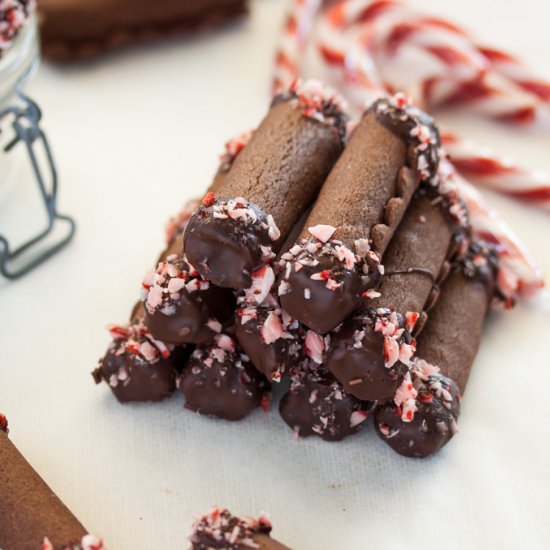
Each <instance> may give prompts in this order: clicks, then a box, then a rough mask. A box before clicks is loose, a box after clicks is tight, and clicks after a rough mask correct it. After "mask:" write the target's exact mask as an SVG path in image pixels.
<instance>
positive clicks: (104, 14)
mask: <svg viewBox="0 0 550 550" xmlns="http://www.w3.org/2000/svg"><path fill="white" fill-rule="evenodd" d="M39 8H40V11H41V13H42V18H43V23H42V26H41V37H42V45H43V50H44V55H45V56H46V57H48V58H50V59H53V60H56V61H68V60H73V59H81V58H90V57H95V56H97V55H99V54H101V53H103V52H105V51H107V50H111V49H114V48H119V47H121V46H124V45H126V44H130V43H134V42H143V41H146V40H151V39H155V38H159V37H163V36H169V35H173V34H190V33H196V32H197V31H200V30H204V29H208V28H212V27H218V26H219V25H220V24H222V23H225V22H227V21H229V20H233V19H234V18H236V17H239V16H243V15H244V14H246V12H247V2H246V0H186V1H185V2H182V1H180V0H156V1H155V2H154V4H151V2H150V0H78V1H77V2H75V1H74V0H40V2H39Z"/></svg>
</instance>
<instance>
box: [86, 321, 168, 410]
mask: <svg viewBox="0 0 550 550" xmlns="http://www.w3.org/2000/svg"><path fill="white" fill-rule="evenodd" d="M132 339H133V341H135V342H137V343H138V344H140V343H144V342H149V340H148V339H147V338H146V337H144V336H143V335H142V334H139V333H138V332H135V331H133V332H132ZM134 350H135V347H134V346H133V345H131V346H130V347H128V346H127V340H124V339H119V340H114V341H113V342H112V343H111V345H110V346H109V349H108V350H107V353H106V354H105V356H104V357H103V359H101V361H100V362H99V366H98V368H96V369H95V370H94V371H93V373H92V376H93V377H94V380H95V382H96V384H99V383H100V382H101V381H102V380H104V381H105V382H106V383H107V384H108V385H109V387H110V388H111V391H112V392H113V393H114V395H115V397H116V398H117V399H118V400H119V401H120V403H127V402H130V401H161V400H162V399H165V398H166V397H169V396H170V395H172V393H173V392H174V390H175V389H176V370H175V366H174V358H172V355H170V357H168V358H164V357H162V356H161V355H160V354H159V355H158V357H157V358H155V359H154V360H147V359H146V358H145V357H144V356H143V355H141V354H140V353H137V352H136V351H134ZM174 357H179V354H176V355H175V356H174Z"/></svg>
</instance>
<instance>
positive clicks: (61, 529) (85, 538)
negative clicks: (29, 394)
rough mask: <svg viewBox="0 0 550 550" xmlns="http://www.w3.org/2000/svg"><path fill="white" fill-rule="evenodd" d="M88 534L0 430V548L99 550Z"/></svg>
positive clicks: (21, 549) (15, 549)
mask: <svg viewBox="0 0 550 550" xmlns="http://www.w3.org/2000/svg"><path fill="white" fill-rule="evenodd" d="M0 417H3V416H2V415H0ZM3 418H4V419H5V417H3ZM6 427H7V423H6ZM87 533H88V531H87V530H86V528H85V527H84V526H83V525H82V524H81V523H80V521H78V519H77V518H76V517H75V516H74V515H73V514H72V513H71V511H70V510H69V509H68V508H67V507H66V506H65V505H64V504H63V502H61V500H60V499H59V497H58V496H57V495H56V494H55V493H54V492H53V491H52V490H51V489H50V487H49V486H48V485H47V484H46V482H45V481H44V480H43V479H42V478H41V477H40V476H39V475H38V474H37V473H36V471H35V470H34V469H33V467H32V466H31V465H30V464H29V463H28V462H27V461H26V460H25V458H24V457H23V455H22V454H21V453H20V452H19V451H18V450H17V448H16V447H15V445H14V444H13V443H12V442H11V441H10V440H9V439H8V435H7V430H3V429H0V548H3V549H5V550H30V549H33V548H43V549H44V550H54V549H55V550H58V549H59V550H61V549H63V550H64V549H67V550H69V549H70V550H73V549H74V550H78V549H90V548H96V549H97V550H101V549H102V548H103V543H102V542H101V540H100V539H98V538H97V537H94V536H93V535H89V534H87Z"/></svg>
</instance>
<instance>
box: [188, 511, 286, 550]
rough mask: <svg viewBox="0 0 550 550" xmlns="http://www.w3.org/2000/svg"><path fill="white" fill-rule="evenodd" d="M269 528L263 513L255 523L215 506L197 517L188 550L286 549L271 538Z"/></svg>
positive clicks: (252, 520)
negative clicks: (216, 549) (189, 549)
mask: <svg viewBox="0 0 550 550" xmlns="http://www.w3.org/2000/svg"><path fill="white" fill-rule="evenodd" d="M271 529H272V527H271V522H270V521H269V518H268V517H267V516H266V515H265V514H262V515H260V517H259V518H258V519H257V520H256V519H253V518H249V517H246V516H242V517H237V516H234V515H233V514H232V513H231V512H230V511H229V510H227V509H225V508H218V507H216V508H212V510H210V512H208V514H205V515H204V516H198V517H197V519H196V520H195V522H194V523H193V533H192V535H191V536H190V537H189V541H190V542H191V550H211V549H214V548H220V549H225V550H246V549H249V548H258V549H259V550H290V549H289V548H288V547H287V546H285V545H284V544H281V543H280V542H277V541H276V540H275V539H272V538H271V536H270V533H271Z"/></svg>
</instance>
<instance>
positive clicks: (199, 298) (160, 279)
mask: <svg viewBox="0 0 550 550" xmlns="http://www.w3.org/2000/svg"><path fill="white" fill-rule="evenodd" d="M251 135H252V132H250V131H249V132H244V133H242V134H239V135H237V136H235V137H234V138H232V139H230V140H229V141H228V142H227V143H226V144H225V150H224V152H223V154H222V155H221V158H220V165H219V168H218V171H217V173H216V176H215V177H214V180H213V181H212V183H211V184H210V187H209V188H208V191H207V192H208V193H215V192H216V191H217V190H218V188H219V187H220V185H221V184H222V181H223V179H224V178H225V177H226V176H227V173H228V172H229V170H230V168H231V167H232V165H233V163H234V161H235V159H236V158H237V156H238V155H239V154H240V152H241V151H242V150H243V148H244V147H245V145H246V144H247V143H248V141H249V140H250V137H251ZM199 205H200V201H195V200H193V201H190V202H189V203H188V204H187V205H186V206H185V207H184V209H183V210H182V211H181V212H179V213H178V214H177V215H176V216H175V217H174V218H172V219H170V221H169V222H168V226H167V228H166V241H167V248H166V249H165V250H164V251H163V253H162V254H161V256H160V258H159V260H158V264H157V267H156V269H154V270H152V271H150V272H148V273H147V274H146V276H145V278H144V279H143V281H142V290H141V299H142V301H143V306H144V307H143V315H144V318H145V324H146V325H147V327H148V328H149V330H150V331H151V334H153V336H154V337H155V338H157V339H159V340H162V341H164V342H169V343H172V344H186V343H193V344H200V343H204V342H209V341H211V340H212V338H213V337H214V336H215V335H216V334H217V333H218V332H219V331H220V330H221V324H224V323H226V322H228V321H229V320H230V319H232V317H233V313H234V311H235V297H234V295H233V292H232V291H231V290H230V289H222V288H220V287H218V286H215V285H213V284H211V283H210V282H208V281H207V280H206V279H204V278H203V277H202V276H201V275H200V274H199V272H198V271H197V270H196V269H195V268H194V267H193V266H191V265H190V264H189V262H188V261H187V260H186V258H185V257H184V256H183V254H182V237H183V231H184V230H185V227H186V226H187V223H188V222H189V219H190V217H191V215H192V214H193V212H194V211H195V210H196V209H197V208H198V207H199Z"/></svg>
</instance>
